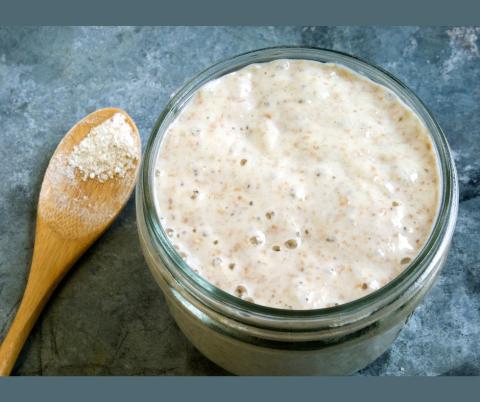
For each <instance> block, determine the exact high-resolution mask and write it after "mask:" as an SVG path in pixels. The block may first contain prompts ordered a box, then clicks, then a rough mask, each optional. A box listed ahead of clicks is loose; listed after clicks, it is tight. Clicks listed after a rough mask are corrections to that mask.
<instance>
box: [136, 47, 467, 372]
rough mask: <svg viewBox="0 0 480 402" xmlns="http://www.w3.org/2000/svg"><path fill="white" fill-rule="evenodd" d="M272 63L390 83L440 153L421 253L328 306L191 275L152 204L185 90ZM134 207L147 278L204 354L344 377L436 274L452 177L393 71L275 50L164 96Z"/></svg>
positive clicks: (401, 319) (442, 145)
mask: <svg viewBox="0 0 480 402" xmlns="http://www.w3.org/2000/svg"><path fill="white" fill-rule="evenodd" d="M274 59H309V60H316V61H320V62H333V63H338V64H341V65H344V66H346V67H348V68H350V69H352V70H354V71H356V72H357V73H359V74H362V75H364V76H366V77H368V78H369V79H371V80H372V81H375V82H377V83H379V84H382V85H384V86H386V87H388V88H390V90H392V91H393V92H394V93H396V94H397V95H398V96H399V97H400V98H401V99H402V100H403V101H404V102H405V103H406V104H407V105H408V106H410V107H411V108H412V109H413V110H414V111H415V112H416V113H417V114H418V116H419V117H420V118H421V120H422V121H423V122H424V124H425V125H426V127H427V128H428V129H429V132H430V134H431V137H432V141H433V143H434V146H435V150H436V153H437V156H438V161H439V169H440V178H441V180H440V186H441V190H440V193H441V201H440V206H439V210H438V215H437V219H436V222H435V225H434V228H433V230H432V234H431V236H430V238H429V240H428V241H427V243H426V244H425V246H424V247H423V249H422V250H421V251H420V253H419V254H418V256H417V257H416V258H415V259H414V260H413V261H412V262H411V263H410V265H409V266H408V267H407V268H406V269H405V270H404V271H403V272H402V273H401V274H400V275H398V276H397V277H396V278H395V279H394V280H392V281H391V282H390V283H388V284H387V285H385V286H384V287H382V288H380V289H378V290H377V291H374V292H373V293H370V294H368V295H367V296H365V297H362V298H360V299H357V300H354V301H352V302H350V303H346V304H342V305H339V306H336V307H330V308H323V309H316V310H282V309H277V308H270V307H265V306H261V305H257V304H252V303H249V302H246V301H243V300H241V299H239V298H237V297H235V296H232V295H230V294H228V293H226V292H224V291H222V290H220V289H218V288H216V287H215V286H213V285H211V284H210V283H209V282H207V281H206V280H204V279H203V278H202V277H200V276H199V275H197V274H196V273H195V272H193V270H192V269H190V268H189V266H188V265H187V264H186V263H185V262H184V261H183V259H182V258H181V257H180V256H179V255H178V254H177V252H176V250H175V249H174V248H173V246H172V244H171V243H170V242H169V239H168V236H167V235H166V233H165V232H164V230H163V228H162V226H161V225H160V220H159V216H158V214H157V211H156V209H155V202H154V193H153V189H154V186H153V180H154V169H155V161H156V158H157V154H158V151H159V147H160V144H161V141H162V138H163V136H164V134H165V132H166V129H167V128H168V126H169V125H170V123H171V122H172V121H173V119H174V118H175V117H176V116H177V115H178V113H179V112H180V110H181V109H182V107H183V106H184V105H185V104H186V102H187V101H188V100H189V98H190V97H191V96H192V94H193V93H194V92H195V91H196V90H197V89H198V88H199V87H201V86H202V85H203V84H205V83H206V82H208V81H210V80H213V79H216V78H218V77H220V76H222V75H224V74H228V73H230V72H232V71H235V70H238V69H240V68H242V67H244V66H246V65H248V64H251V63H262V62H268V61H272V60H274ZM185 157H186V158H189V157H194V155H185ZM179 163H181V162H179ZM136 209H137V222H138V230H139V235H140V241H141V245H142V248H143V252H144V254H145V258H146V260H147V263H148V265H149V267H150V269H151V271H152V273H153V276H154V277H155V279H156V280H157V282H158V284H159V285H160V288H161V289H162V291H163V293H164V295H165V298H166V301H167V303H168V306H169V308H170V311H171V313H172V315H173V317H174V318H175V320H176V322H177V324H178V326H179V327H180V329H181V330H182V331H183V332H184V334H185V335H186V336H187V338H188V339H189V340H190V341H191V342H192V343H193V344H194V345H195V346H196V347H197V348H198V350H200V351H201V352H202V353H203V354H204V355H205V356H207V357H208V358H209V359H211V360H212V361H213V362H215V363H216V364H218V365H219V366H221V367H223V368H225V369H226V370H228V371H230V372H232V373H235V374H241V375H318V374H321V375H323V374H325V375H337V374H349V373H353V372H355V371H357V370H359V369H361V368H363V367H365V366H366V365H367V364H369V363H370V362H372V361H373V360H375V359H376V358H377V357H378V356H380V355H381V354H382V353H383V352H384V351H385V350H386V349H387V348H388V347H389V345H390V344H391V343H392V342H393V341H394V340H395V338H396V337H397V335H398V333H399V331H400V330H401V328H402V327H403V326H404V325H405V322H406V321H407V319H408V317H409V316H410V315H411V314H412V312H413V310H414V309H415V307H416V306H417V305H418V304H419V303H420V302H421V300H422V299H423V297H424V296H425V293H426V292H427V291H428V290H429V289H430V287H431V286H432V284H433V283H434V281H435V278H436V277H437V276H438V273H439V272H440V269H441V268H442V266H443V264H444V262H445V259H446V256H447V252H448V249H449V245H450V241H451V238H452V234H453V230H454V226H455V221H456V217H457V210H458V182H457V176H456V171H455V166H454V161H453V158H452V156H451V153H450V150H449V147H448V144H447V141H446V138H445V136H444V134H443V133H442V130H441V129H440V127H439V126H438V124H437V123H436V122H435V120H434V118H433V117H432V115H431V113H430V112H429V111H428V110H427V108H426V107H425V106H424V105H423V103H422V102H421V101H420V100H419V99H418V98H417V97H416V96H415V94H414V93H413V92H412V91H410V90H409V89H408V88H407V87H406V86H405V85H404V84H402V83H401V82H400V81H398V80H397V79H396V78H395V77H393V76H392V75H390V74H389V73H387V72H386V71H383V70H382V69H380V68H378V67H375V66H373V65H371V64H369V63H366V62H364V61H362V60H359V59H357V58H354V57H352V56H349V55H346V54H343V53H339V52H335V51H331V50H324V49H316V48H303V47H277V48H268V49H261V50H256V51H252V52H248V53H244V54H242V55H239V56H236V57H233V58H231V59H228V60H225V61H222V62H220V63H218V64H215V65H213V66H212V67H210V68H208V69H207V70H205V71H203V72H202V73H200V74H198V75H197V76H196V77H195V78H193V79H192V80H191V81H190V82H188V83H187V84H186V85H184V86H183V88H181V89H180V90H179V91H178V92H177V93H176V94H175V95H174V96H173V97H172V98H171V99H170V101H169V103H168V104H167V106H166V107H165V109H164V110H163V112H162V113H161V115H160V117H159V119H158V121H157V123H156V125H155V127H154V129H153V131H152V134H151V136H150V139H149V141H148V144H147V148H146V151H145V156H144V161H143V166H142V170H141V175H140V179H139V182H138V185H137V190H136Z"/></svg>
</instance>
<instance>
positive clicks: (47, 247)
mask: <svg viewBox="0 0 480 402" xmlns="http://www.w3.org/2000/svg"><path fill="white" fill-rule="evenodd" d="M82 243H83V242H78V241H75V240H68V239H63V238H61V237H59V236H58V235H57V234H56V233H55V232H54V231H53V230H51V229H50V228H49V226H48V225H47V224H46V223H45V222H44V221H43V220H42V219H41V218H39V219H37V230H36V234H35V246H34V250H33V257H32V266H31V268H30V274H29V276H28V281H27V286H26V288H25V292H24V295H23V298H22V302H21V303H20V307H19V308H18V311H17V314H16V316H15V319H14V320H13V323H12V325H11V327H10V329H9V331H8V333H7V335H6V337H5V339H4V340H3V342H2V344H1V345H0V376H8V375H9V374H10V372H11V371H12V368H13V366H14V364H15V361H16V359H17V357H18V355H19V354H20V351H21V350H22V347H23V344H24V343H25V341H26V339H27V337H28V335H29V333H30V331H31V330H32V327H33V325H34V324H35V321H36V320H37V318H38V316H39V315H40V313H41V311H42V309H43V307H44V306H45V304H46V303H47V301H48V299H49V298H50V295H51V294H52V292H53V291H54V289H55V288H56V287H57V285H58V283H59V282H60V281H61V279H62V278H63V276H64V275H65V273H66V272H67V271H68V269H69V268H70V267H71V266H72V265H73V263H74V262H75V261H76V260H77V259H78V257H79V256H80V255H81V254H82V253H83V251H84V250H85V249H86V248H87V247H88V246H87V245H86V244H84V243H83V244H82ZM82 246H83V247H82Z"/></svg>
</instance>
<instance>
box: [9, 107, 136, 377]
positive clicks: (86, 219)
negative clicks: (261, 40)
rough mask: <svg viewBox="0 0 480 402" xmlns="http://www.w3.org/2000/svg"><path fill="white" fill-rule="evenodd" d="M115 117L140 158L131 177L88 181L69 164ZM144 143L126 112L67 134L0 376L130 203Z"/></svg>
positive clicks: (44, 197) (52, 169) (41, 211)
mask: <svg viewBox="0 0 480 402" xmlns="http://www.w3.org/2000/svg"><path fill="white" fill-rule="evenodd" d="M115 113H121V114H123V115H124V116H125V118H126V121H127V123H128V124H129V125H130V126H131V128H132V132H133V139H134V143H135V146H136V147H135V148H136V149H135V152H136V156H137V160H136V162H135V168H134V169H131V170H129V171H127V174H126V176H125V177H123V178H120V177H115V178H112V179H109V180H107V181H105V182H103V183H101V182H99V181H98V180H97V179H88V180H86V181H83V180H82V179H81V175H80V173H79V172H78V171H75V170H73V168H72V167H71V166H69V165H68V163H67V161H68V158H69V155H70V153H71V152H72V150H73V147H74V146H75V145H77V144H78V143H79V142H80V141H81V140H82V139H83V138H84V137H85V136H86V135H87V134H88V133H89V131H90V130H91V129H92V128H93V127H95V126H98V125H99V124H101V123H103V122H104V121H105V120H107V119H109V118H111V117H112V116H113V115H114V114H115ZM140 158H141V142H140V136H139V134H138V129H137V127H136V126H135V123H134V122H133V120H132V119H131V118H130V116H128V114H127V113H125V112H124V111H123V110H120V109H115V108H107V109H100V110H97V111H96V112H94V113H92V114H89V115H88V116H87V117H85V118H84V119H82V120H80V121H79V122H78V123H77V124H76V125H75V126H73V127H72V129H71V130H70V131H69V132H68V133H67V134H66V135H65V137H64V138H63V140H62V141H61V142H60V144H59V145H58V147H57V149H56V150H55V153H54V154H53V156H52V158H51V160H50V163H49V165H48V168H47V171H46V173H45V177H44V179H43V184H42V188H41V190H40V198H39V202H38V209H37V223H36V231H35V246H34V249H33V257H32V266H31V269H30V274H29V276H28V281H27V286H26V288H25V293H24V295H23V299H22V302H21V304H20V307H19V308H18V311H17V315H16V317H15V319H14V321H13V323H12V326H11V327H10V330H9V332H8V334H7V336H6V337H5V339H4V341H3V343H2V344H1V345H0V375H3V376H5V375H9V374H10V372H11V370H12V368H13V365H14V363H15V360H16V359H17V357H18V355H19V353H20V350H21V349H22V346H23V344H24V343H25V340H26V339H27V337H28V334H29V333H30V331H31V329H32V327H33V325H34V323H35V321H36V320H37V318H38V316H39V314H40V312H41V311H42V309H43V307H44V306H45V303H46V302H47V300H48V298H49V297H50V295H51V294H52V292H53V290H54V289H55V287H56V286H57V285H58V283H59V282H60V281H61V279H62V278H63V276H64V275H65V274H66V273H67V272H68V270H69V269H70V267H72V265H73V264H74V263H75V262H76V261H77V260H78V259H79V258H80V256H81V255H82V254H83V253H84V252H85V250H87V249H88V248H89V247H90V246H91V245H92V244H93V242H94V241H95V240H97V239H98V237H99V236H100V235H101V234H102V233H103V232H104V231H105V230H106V229H107V228H108V227H109V226H110V224H111V223H112V222H113V220H114V219H115V218H116V216H117V215H118V213H119V212H120V211H121V209H122V208H123V206H124V205H125V203H126V202H127V200H128V199H129V197H130V195H131V193H132V191H133V188H134V186H135V182H136V179H137V175H138V171H139V166H140Z"/></svg>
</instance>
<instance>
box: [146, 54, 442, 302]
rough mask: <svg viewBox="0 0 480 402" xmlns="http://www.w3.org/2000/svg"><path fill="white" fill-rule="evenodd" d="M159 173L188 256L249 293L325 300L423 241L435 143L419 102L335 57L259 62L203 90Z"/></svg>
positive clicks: (396, 269)
mask: <svg viewBox="0 0 480 402" xmlns="http://www.w3.org/2000/svg"><path fill="white" fill-rule="evenodd" d="M155 174H156V177H155V192H156V203H157V209H158V212H159V215H160V217H161V222H162V225H163V228H164V229H165V231H166V233H167V234H168V236H170V238H171V241H172V243H173V244H174V246H175V247H176V248H177V250H178V251H179V253H180V255H181V256H182V257H183V258H184V259H185V260H186V262H187V263H188V264H189V265H190V266H191V267H192V269H194V270H195V271H196V272H198V273H199V274H200V275H201V276H203V277H204V278H205V279H207V280H208V281H209V282H211V283H212V284H213V285H215V286H217V287H219V288H221V289H223V290H225V291H227V292H229V293H231V294H233V295H236V296H238V297H241V298H243V299H245V300H247V301H251V302H254V303H257V304H262V305H266V306H271V307H277V308H286V309H314V308H322V307H329V306H333V305H337V304H341V303H346V302H348V301H352V300H354V299H357V298H360V297H362V296H365V295H366V294H368V293H370V292H372V291H374V290H376V289H378V288H380V287H381V286H383V285H385V284H386V283H388V282H389V281H391V280H392V279H393V278H395V277H396V276H397V275H398V274H399V273H400V272H402V270H404V269H405V268H406V267H407V266H408V264H409V263H410V262H411V260H412V259H413V258H414V257H415V256H416V254H417V253H418V252H419V250H420V249H421V248H422V246H423V245H424V243H425V242H426V240H427V238H428V236H429V234H430V232H431V228H432V226H433V223H434V220H435V217H436V212H437V204H438V198H439V173H438V167H437V160H436V154H435V151H434V148H433V145H432V142H431V139H430V137H429V134H428V131H427V129H426V127H425V126H424V125H423V123H422V122H421V121H420V120H419V119H418V117H417V116H416V115H415V114H414V112H413V111H412V110H411V109H410V108H409V107H407V106H406V105H405V104H404V103H403V102H402V101H401V100H400V99H399V98H398V97H397V96H395V95H394V94H393V93H392V92H391V91H389V90H388V89H386V88H385V87H383V86H380V85H378V84H375V83H373V82H372V81H370V80H368V79H366V78H364V77H362V76H360V75H358V74H356V73H354V72H352V71H351V70H349V69H346V68H345V67H342V66H340V65H336V64H323V63H319V62H314V61H307V60H277V61H273V62H269V63H263V64H252V65H249V66H247V67H245V68H243V69H241V70H239V71H236V72H234V73H231V74H228V75H225V76H223V77H221V78H219V79H217V80H214V81H211V82H209V83H207V84H206V85H204V86H203V87H202V88H201V89H199V90H198V91H197V92H196V93H195V95H194V96H193V97H192V99H191V100H190V101H189V103H188V104H187V106H186V107H185V108H184V109H183V111H182V112H181V113H180V114H179V116H178V117H177V118H176V120H175V121H174V122H173V123H172V124H171V126H170V127H169V129H168V131H167V133H166V135H165V138H164V140H163V143H162V146H161V149H160V152H159V155H158V159H157V163H156V172H155Z"/></svg>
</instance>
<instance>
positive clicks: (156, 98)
mask: <svg viewBox="0 0 480 402" xmlns="http://www.w3.org/2000/svg"><path fill="white" fill-rule="evenodd" d="M477 35H480V29H475V28H455V29H452V28H440V27H439V28H415V27H409V28H369V27H364V28H312V27H306V28H303V27H293V28H286V27H285V28H269V27H261V28H242V27H232V28H219V27H218V28H216V27H212V28H200V27H197V28H195V27H192V28H183V27H161V28H123V27H122V28H81V27H79V28H73V27H72V28H31V27H30V28H0V161H1V162H0V177H1V179H0V338H2V337H3V335H4V334H5V332H6V330H7V328H8V325H9V323H10V321H11V319H12V317H13V315H14V313H15V310H16V308H17V306H18V303H19V300H20V297H21V295H22V292H23V288H24V285H25V280H26V275H27V273H28V266H29V261H30V257H31V252H32V242H33V230H34V218H35V209H36V202H37V197H38V193H39V188H40V184H41V180H42V176H43V172H44V170H45V168H46V165H47V163H48V160H49V158H50V156H51V154H52V152H53V150H54V149H55V147H56V145H57V143H58V142H59V141H60V139H61V138H62V137H63V135H64V134H65V133H66V132H67V131H68V129H69V128H70V127H71V126H72V125H73V124H74V123H75V122H76V121H77V120H79V119H80V118H81V117H83V116H84V115H86V114H88V113H90V112H92V111H93V110H95V109H97V108H100V107H105V106H119V107H121V108H124V109H125V110H127V111H128V112H129V113H130V115H131V116H132V117H133V119H134V120H135V121H136V122H137V125H138V127H139V129H140V131H141V134H142V139H143V141H144V143H145V141H146V139H147V137H148V135H149V131H150V129H151V128H152V126H153V124H154V121H155V119H156V118H157V116H158V114H159V113H160V111H161V109H162V108H163V106H164V105H165V103H166V101H167V99H168V97H169V95H170V94H171V93H172V92H173V91H174V90H175V89H177V88H178V87H179V86H180V85H181V84H182V83H183V82H184V81H185V80H187V79H188V78H190V77H192V76H193V75H194V74H195V73H197V72H198V71H200V70H202V69H203V68H205V67H207V66H208V65H210V64H211V63H213V62H216V61H218V60H220V59H222V58H225V57H228V56H232V55H235V54H237V53H239V52H243V51H247V50H251V49H254V48H259V47H265V46H273V45H281V44H296V45H300V44H303V45H315V46H321V47H327V48H332V49H337V50H343V51H345V52H348V53H351V54H354V55H357V56H360V57H362V58H365V59H367V60H369V61H372V62H374V63H376V64H379V65H380V66H382V67H384V68H386V69H388V70H390V71H391V72H393V73H394V74H396V75H397V76H398V77H399V78H400V79H402V80H403V81H404V82H405V83H406V84H407V85H408V86H410V87H411V88H412V89H413V90H414V91H415V92H416V93H417V94H418V95H419V96H420V97H421V98H422V99H423V100H424V101H425V103H426V104H427V105H428V106H429V107H430V108H431V110H432V111H433V113H434V115H435V116H436V117H437V119H438V121H439V123H440V125H441V126H442V127H443V129H444V130H445V132H446V134H447V136H448V139H449V141H450V144H451V147H452V149H453V151H454V154H455V159H456V162H457V167H458V172H459V177H460V183H461V204H460V214H459V218H458V224H457V229H456V233H455V236H454V239H453V245H452V249H451V253H450V256H449V259H448V262H447V264H446V266H445V268H444V270H443V272H442V274H441V277H440V279H439V281H438V283H437V284H436V286H435V287H434V288H433V290H432V291H431V292H430V294H429V295H428V296H427V298H426V299H425V301H424V303H423V304H422V305H421V306H420V307H419V308H418V309H417V310H416V312H415V314H414V315H413V317H412V319H411V320H410V321H409V323H408V325H407V326H406V328H405V329H404V330H403V331H402V333H401V335H400V337H399V338H398V340H397V341H396V342H395V344H394V345H393V346H392V347H391V348H390V350H389V351H388V352H386V353H385V354H384V355H383V356H382V357H380V358H379V359H378V360H377V361H375V362H374V363H373V364H371V365H370V366H369V367H367V368H366V369H364V370H363V371H362V372H361V373H360V374H363V375H442V374H444V375H445V374H446V375H448V374H454V375H474V374H476V375H479V374H480V342H479V340H480V257H479V252H478V250H479V249H480V235H479V232H480V230H479V229H480V197H479V195H480V187H479V181H480V162H479V155H480V128H479V127H480V102H479V101H480V96H479V95H480V84H479V83H480V54H479V50H478V45H479V41H478V39H477ZM14 372H15V373H16V374H21V375H39V374H43V375H62V374H70V375H90V374H96V375H116V374H124V375H128V374H152V375H156V374H173V375H185V374H190V375H205V374H217V375H221V374H226V373H225V372H224V371H223V370H222V369H220V368H218V367H216V366H215V365H214V364H212V363H210V362H209V361H208V360H207V359H206V358H204V357H203V356H202V355H200V353H199V352H197V351H196V350H195V349H194V348H193V347H192V346H191V345H190V344H189V342H188V341H187V340H186V339H185V338H184V337H183V335H182V334H181V332H180V331H179V329H178V328H177V327H176V325H175V324H174V322H173V321H172V319H171V318H170V315H169V313H168V312H167V309H166V306H165V303H164V300H163V297H162V295H161V293H160V291H159V289H158V287H157V285H156V284H155V282H154V281H153V279H152V277H151V275H150V273H149V271H148V270H147V267H146V265H145V262H144V259H143V256H142V253H141V251H140V248H139V244H138V239H137V232H136V227H135V215H134V205H133V200H131V201H130V203H129V204H128V206H127V207H126V209H125V210H124V211H123V212H122V214H121V216H120V218H119V219H118V220H117V221H116V222H115V224H114V225H113V226H112V227H111V229H109V230H108V232H107V233H106V234H105V235H104V236H103V237H102V238H101V239H100V240H99V241H98V242H97V243H96V244H95V245H94V246H93V247H92V248H91V249H90V250H89V251H88V252H87V253H86V255H85V256H84V258H82V259H81V261H80V262H79V263H78V264H77V266H76V268H75V269H74V270H73V271H72V273H71V274H70V275H69V276H68V277H67V278H66V280H65V281H64V282H63V283H62V285H61V286H60V288H59V289H58V291H57V292H56V293H55V295H54V297H53V299H52V301H51V302H50V303H49V304H48V305H47V308H46V309H45V312H44V314H43V315H42V316H41V318H40V320H39V322H38V324H37V325H36V327H35V328H34V330H33V332H32V335H31V337H30V338H29V340H28V342H27V345H26V347H25V348H24V351H23V353H22V355H21V357H20V359H19V361H18V363H17V365H16V368H15V371H14Z"/></svg>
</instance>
